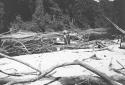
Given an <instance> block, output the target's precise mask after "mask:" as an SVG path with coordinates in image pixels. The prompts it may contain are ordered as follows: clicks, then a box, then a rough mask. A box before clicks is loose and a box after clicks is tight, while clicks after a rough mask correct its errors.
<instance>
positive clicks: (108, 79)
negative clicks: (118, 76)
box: [0, 53, 122, 85]
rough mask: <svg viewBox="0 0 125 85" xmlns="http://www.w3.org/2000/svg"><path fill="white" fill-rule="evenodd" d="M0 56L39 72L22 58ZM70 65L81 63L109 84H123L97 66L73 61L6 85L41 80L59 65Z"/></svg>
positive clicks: (0, 54) (11, 81)
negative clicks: (21, 59) (97, 68)
mask: <svg viewBox="0 0 125 85" xmlns="http://www.w3.org/2000/svg"><path fill="white" fill-rule="evenodd" d="M0 56H2V57H5V58H8V59H11V60H14V61H17V62H20V63H22V64H25V65H27V66H28V67H30V68H32V69H35V70H37V71H38V72H39V70H38V69H36V68H34V67H32V66H31V65H29V64H26V63H24V62H22V61H20V60H17V59H14V58H10V57H9V56H7V55H4V54H2V53H0ZM69 65H80V66H81V67H84V68H86V69H88V70H90V71H92V72H93V73H95V74H97V75H99V76H100V77H101V78H102V79H104V80H105V82H107V83H109V85H122V84H119V83H118V82H116V81H114V80H112V79H111V78H110V77H108V76H107V75H106V74H105V73H102V72H100V71H98V70H96V69H95V68H93V67H91V66H89V65H87V64H86V63H84V62H81V61H77V60H76V61H74V62H71V63H64V64H61V65H56V66H54V67H52V68H50V69H48V70H47V71H45V72H44V73H42V74H40V75H37V76H36V77H34V78H28V79H24V80H23V79H22V80H10V82H8V83H7V84H5V85H13V84H18V83H28V82H34V81H37V80H40V79H42V78H44V77H45V76H47V75H48V74H49V73H51V72H52V71H54V70H55V69H57V68H59V67H64V66H69Z"/></svg>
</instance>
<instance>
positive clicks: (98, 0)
mask: <svg viewBox="0 0 125 85" xmlns="http://www.w3.org/2000/svg"><path fill="white" fill-rule="evenodd" d="M94 1H97V2H99V0H94ZM109 1H114V0H109Z"/></svg>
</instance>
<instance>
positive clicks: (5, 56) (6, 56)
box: [0, 53, 41, 75]
mask: <svg viewBox="0 0 125 85" xmlns="http://www.w3.org/2000/svg"><path fill="white" fill-rule="evenodd" d="M0 56H2V57H4V58H8V59H11V60H14V61H17V62H19V63H22V64H24V65H26V66H28V67H30V68H32V69H33V70H36V71H37V72H39V75H40V74H41V71H40V70H38V69H36V68H35V67H33V66H31V65H30V64H28V63H26V62H23V61H21V60H18V59H15V58H12V57H10V56H8V55H5V54H3V53H0Z"/></svg>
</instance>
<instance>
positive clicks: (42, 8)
mask: <svg viewBox="0 0 125 85" xmlns="http://www.w3.org/2000/svg"><path fill="white" fill-rule="evenodd" d="M121 3H122V2H121ZM119 4H120V1H119V0H115V1H109V0H100V2H96V1H94V0H63V1H60V0H12V1H7V0H1V2H0V15H1V16H0V18H1V19H0V20H1V21H0V24H1V25H0V26H1V27H0V28H1V29H0V30H1V31H0V32H5V31H8V30H9V28H10V27H11V26H12V24H14V23H16V22H17V21H16V16H20V17H21V20H22V22H23V24H22V27H21V28H20V29H26V30H32V31H35V32H37V31H42V32H45V31H62V30H64V29H80V30H85V29H88V28H113V26H112V24H111V23H109V22H108V21H107V20H106V19H105V18H104V17H103V16H106V17H108V18H109V19H111V20H112V21H113V22H114V23H116V24H118V25H119V26H120V27H122V28H124V27H123V26H122V23H121V22H122V20H121V7H120V6H121V5H119ZM29 25H30V26H29ZM31 25H32V26H31ZM113 30H114V29H112V31H113Z"/></svg>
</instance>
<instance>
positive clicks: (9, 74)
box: [0, 70, 21, 76]
mask: <svg viewBox="0 0 125 85" xmlns="http://www.w3.org/2000/svg"><path fill="white" fill-rule="evenodd" d="M0 72H1V73H3V74H6V75H8V76H21V75H19V74H11V73H6V72H4V71H2V70H0Z"/></svg>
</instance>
